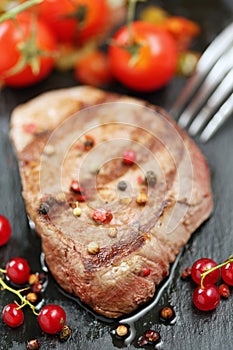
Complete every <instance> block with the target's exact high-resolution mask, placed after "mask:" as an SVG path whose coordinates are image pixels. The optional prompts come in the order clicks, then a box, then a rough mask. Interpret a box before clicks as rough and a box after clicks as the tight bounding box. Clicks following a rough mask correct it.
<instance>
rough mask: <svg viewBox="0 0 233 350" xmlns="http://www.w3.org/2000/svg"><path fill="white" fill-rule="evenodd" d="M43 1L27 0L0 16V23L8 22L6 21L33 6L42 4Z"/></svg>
mask: <svg viewBox="0 0 233 350" xmlns="http://www.w3.org/2000/svg"><path fill="white" fill-rule="evenodd" d="M43 1H44V0H28V1H26V2H24V3H22V4H20V5H18V6H15V7H13V8H12V9H11V10H9V11H7V12H6V13H4V14H3V15H1V16H0V23H2V22H4V21H6V20H8V19H14V18H15V16H16V15H17V14H18V13H20V12H22V11H25V10H27V9H28V8H30V7H32V6H34V5H38V4H40V3H42V2H43Z"/></svg>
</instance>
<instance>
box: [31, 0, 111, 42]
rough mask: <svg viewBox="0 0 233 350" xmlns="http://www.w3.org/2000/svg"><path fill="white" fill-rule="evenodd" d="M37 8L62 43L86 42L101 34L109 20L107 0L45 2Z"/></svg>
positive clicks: (51, 0) (58, 0) (47, 0)
mask: <svg viewBox="0 0 233 350" xmlns="http://www.w3.org/2000/svg"><path fill="white" fill-rule="evenodd" d="M37 8H38V12H39V15H40V17H41V18H43V19H44V20H45V21H46V22H47V23H48V24H49V26H50V27H51V29H52V30H53V31H54V33H55V34H56V36H57V38H58V40H59V41H61V42H67V41H74V40H78V41H79V42H83V41H86V40H87V39H90V38H92V37H93V36H95V35H96V34H99V33H100V32H101V31H102V29H103V28H104V26H105V25H106V22H107V19H108V5H107V1H106V0H98V1H93V0H72V1H70V0H44V1H43V2H42V3H41V4H40V5H38V7H37Z"/></svg>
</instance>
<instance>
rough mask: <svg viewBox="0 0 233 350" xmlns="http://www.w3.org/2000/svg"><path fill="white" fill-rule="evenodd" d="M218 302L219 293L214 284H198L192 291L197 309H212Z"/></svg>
mask: <svg viewBox="0 0 233 350" xmlns="http://www.w3.org/2000/svg"><path fill="white" fill-rule="evenodd" d="M219 302H220V293H219V290H218V288H217V287H216V286H215V285H214V284H213V285H208V286H205V287H204V288H201V287H200V286H199V287H197V288H196V289H195V291H194V293H193V303H194V305H195V306H196V307H197V308H198V309H199V310H202V311H210V310H213V309H215V308H216V307H217V306H218V304H219Z"/></svg>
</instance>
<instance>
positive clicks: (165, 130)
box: [10, 86, 213, 318]
mask: <svg viewBox="0 0 233 350" xmlns="http://www.w3.org/2000/svg"><path fill="white" fill-rule="evenodd" d="M10 135H11V139H12V141H13V143H14V146H15V150H16V153H17V157H18V160H19V169H20V174H21V179H22V187H23V197H24V199H25V203H26V210H27V212H28V215H29V217H30V218H31V220H32V221H33V222H34V223H35V228H36V231H37V232H38V234H39V235H40V237H41V239H42V249H43V252H44V254H45V260H46V263H47V265H48V267H49V269H50V271H51V273H52V274H53V276H54V278H55V279H56V280H57V282H58V283H59V284H60V286H61V287H62V288H64V290H66V291H67V292H69V293H71V294H74V295H76V296H78V297H79V298H80V300H81V301H83V302H84V303H86V304H88V305H89V306H90V307H91V308H92V309H93V310H94V311H96V312H97V313H99V314H101V315H104V316H107V317H113V318H116V317H118V316H121V315H123V314H126V313H130V312H132V311H134V310H136V309H137V308H138V306H139V305H142V304H143V303H145V302H147V301H148V300H150V299H151V298H152V297H153V295H154V293H155V291H156V287H157V286H158V284H159V283H160V282H161V281H162V280H163V279H164V278H165V277H166V276H167V275H168V273H169V265H170V263H172V262H173V261H174V260H175V257H176V255H177V254H178V252H179V251H180V249H181V248H182V246H183V245H184V244H185V243H186V242H187V241H188V239H189V238H190V235H191V233H192V232H194V231H195V230H196V228H197V227H199V226H200V224H201V223H202V222H203V221H205V220H206V219H207V218H208V217H209V215H210V213H211V210H212V205H213V203H212V194H211V186H210V175H209V170H208V166H207V163H206V160H205V159H204V156H203V155H202V153H201V152H200V150H199V149H198V147H197V146H196V145H195V143H194V142H193V141H192V140H191V139H190V138H189V137H188V135H187V134H186V133H185V132H184V131H183V130H181V129H180V128H179V127H178V126H177V125H176V124H175V122H174V121H173V120H172V119H171V118H170V117H169V116H168V115H167V114H166V113H165V112H164V111H163V110H162V109H160V108H159V107H156V106H152V105H149V104H148V103H146V102H144V101H141V100H137V99H135V98H131V97H127V96H120V95H115V94H110V93H106V92H105V91H101V90H98V89H95V88H91V87H86V86H80V87H74V88H67V89H61V90H55V91H50V92H47V93H44V94H42V95H40V96H38V97H36V98H34V99H33V100H31V101H29V102H27V103H25V104H23V105H20V106H18V107H16V109H15V110H14V111H13V113H12V118H11V131H10Z"/></svg>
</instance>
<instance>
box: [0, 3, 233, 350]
mask: <svg viewBox="0 0 233 350" xmlns="http://www.w3.org/2000/svg"><path fill="white" fill-rule="evenodd" d="M153 3H154V2H153V1H149V2H148V4H153ZM156 4H157V5H163V6H164V8H165V9H167V10H168V11H170V12H172V13H173V14H176V15H184V16H187V17H188V18H191V19H194V20H196V21H198V22H199V23H200V25H201V28H202V35H201V37H200V38H199V39H198V40H196V42H195V43H194V48H195V49H198V50H203V49H204V48H205V47H206V45H207V43H209V42H210V41H211V40H212V39H213V38H214V37H215V35H216V34H217V33H218V32H220V30H221V29H222V28H224V26H225V25H227V24H228V23H229V22H230V21H232V19H233V3H232V0H225V1H224V0H222V1H220V0H200V1H198V0H195V1H192V0H190V1H188V0H183V1H178V0H173V1H172V2H171V1H169V0H167V1H156ZM142 6H143V5H141V4H140V6H139V10H140V9H141V8H142ZM184 83H185V79H184V78H176V79H175V80H173V81H172V82H171V83H170V84H169V85H168V86H167V87H166V88H164V89H162V90H160V91H157V92H153V93H149V94H136V93H133V92H132V91H128V90H127V89H126V88H124V87H122V86H120V85H119V84H114V85H113V86H111V88H110V90H111V91H116V92H119V93H125V94H129V95H132V96H140V97H141V98H144V99H147V100H148V101H149V102H152V103H155V104H158V105H160V106H162V107H164V108H165V109H169V108H170V107H171V105H172V103H173V102H174V100H175V99H176V97H177V96H178V94H179V91H180V90H181V88H182V87H183V85H184ZM74 85H76V82H75V80H74V78H73V74H72V72H68V73H63V74H61V73H56V72H54V73H53V74H52V75H51V76H50V77H49V78H48V79H47V80H45V81H43V82H41V83H40V84H38V85H36V86H34V87H30V88H25V89H9V88H6V89H4V90H2V91H1V92H0V213H1V214H3V215H5V216H7V217H8V218H9V220H10V221H11V223H12V226H13V234H12V238H11V240H10V242H9V243H8V244H7V245H6V246H5V247H2V248H0V262H1V263H3V262H6V261H7V260H9V259H10V258H11V257H14V256H23V257H25V258H27V259H28V261H29V263H30V266H31V269H32V271H40V270H41V265H40V254H41V249H40V239H39V238H38V237H37V235H36V233H35V232H34V231H33V230H31V229H30V228H29V225H28V220H27V216H26V212H25V207H24V202H23V200H22V197H21V184H20V178H19V173H18V167H17V162H16V158H15V155H14V152H13V150H12V146H11V143H10V141H9V138H8V131H9V118H10V113H11V111H12V109H13V108H14V107H15V106H16V105H18V104H20V103H23V102H25V101H27V100H29V99H30V98H32V97H34V96H36V95H38V94H40V93H41V92H44V91H48V90H51V89H54V88H61V87H68V86H74ZM197 142H198V140H197ZM199 145H200V147H201V149H202V151H203V153H204V154H205V156H206V157H207V160H208V163H209V166H210V169H211V174H212V187H213V194H214V202H215V207H214V212H213V215H212V217H211V218H210V219H209V220H208V222H206V223H205V224H204V225H202V227H201V228H200V229H198V230H197V232H196V233H195V234H194V235H193V237H192V238H191V240H190V241H189V243H188V244H187V246H186V247H185V248H184V250H183V252H182V255H181V257H180V259H179V262H178V265H177V267H176V269H175V274H174V276H173V278H172V281H171V284H170V285H169V287H168V288H167V289H166V291H165V293H164V294H163V296H162V297H161V299H160V301H159V303H158V305H157V306H156V307H155V308H154V309H153V310H152V311H150V312H149V313H148V314H147V315H146V316H144V317H143V318H142V319H141V320H140V321H138V322H137V323H136V325H135V326H136V331H137V337H136V338H135V340H134V341H133V343H132V344H131V345H129V346H128V349H130V350H133V349H137V348H138V345H137V339H138V337H139V336H140V335H142V334H143V333H144V331H145V330H147V329H149V328H154V329H157V330H158V331H159V332H160V333H161V337H162V340H163V345H162V346H161V348H162V349H166V350H186V349H189V350H197V349H202V350H204V349H208V350H215V349H216V350H219V349H225V350H232V348H233V345H232V342H233V335H232V307H233V296H231V297H230V299H229V300H227V301H221V304H220V306H219V307H218V309H217V310H216V311H213V312H208V313H202V312H199V311H198V310H196V309H195V308H194V307H193V305H192V291H193V288H194V285H193V284H192V283H190V282H184V281H182V280H181V279H180V274H181V272H182V271H183V269H184V268H185V267H186V266H188V265H191V264H192V263H193V262H194V260H196V259H198V258H200V257H203V256H205V257H211V258H213V259H215V260H216V261H218V262H220V261H223V260H224V259H226V258H227V257H228V256H229V255H230V254H232V253H233V244H232V243H233V242H232V237H233V211H232V202H233V200H232V198H233V181H232V174H233V155H232V150H233V119H231V120H230V121H229V122H228V123H227V124H226V125H225V126H224V127H223V128H222V129H221V131H220V132H219V133H218V134H217V135H216V136H215V137H214V138H213V140H211V141H210V142H209V143H208V144H206V145H202V144H199ZM45 300H46V303H58V304H60V305H61V306H63V307H64V309H65V310H66V312H67V316H68V317H67V318H68V319H67V323H68V324H69V325H70V327H71V329H72V330H73V333H72V336H71V338H70V339H69V340H68V341H67V342H65V343H61V342H60V341H59V340H58V338H57V337H56V336H48V335H45V334H43V333H42V332H41V331H40V329H39V326H38V325H37V322H36V318H35V316H34V315H33V314H32V313H31V311H30V310H28V309H27V310H26V312H25V322H24V325H23V326H22V327H20V328H17V329H15V330H12V329H9V328H8V327H7V326H5V325H4V323H3V321H2V320H0V340H1V341H0V349H1V350H5V349H7V350H9V349H17V350H21V349H26V344H27V341H28V340H30V339H34V338H38V339H39V340H40V341H41V344H42V345H41V349H42V350H43V349H46V350H47V349H57V350H60V349H62V350H66V349H67V350H68V349H79V350H86V349H89V350H97V349H98V350H99V349H103V350H112V349H117V348H119V347H124V345H123V344H121V343H119V342H116V341H115V339H114V337H112V336H111V330H112V329H114V328H115V325H114V324H106V323H104V322H101V321H98V320H96V319H95V318H94V317H93V316H92V315H90V314H89V313H88V312H87V311H85V310H84V309H83V308H82V307H80V306H79V305H78V304H77V303H76V302H75V301H72V300H70V299H67V298H66V297H65V296H64V295H63V294H62V293H61V292H60V291H59V290H58V287H57V285H56V283H55V282H54V281H53V279H52V277H51V276H49V285H48V288H47V289H46V292H45ZM12 301H13V300H12V295H11V294H10V293H8V292H0V309H1V310H2V308H3V306H4V305H5V304H6V303H9V302H12ZM167 303H169V304H171V305H172V306H174V308H175V311H176V314H177V321H176V323H175V324H174V325H173V326H171V325H169V326H165V325H163V324H161V323H160V322H159V320H158V312H159V309H160V308H161V307H162V306H163V305H165V304H167Z"/></svg>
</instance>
